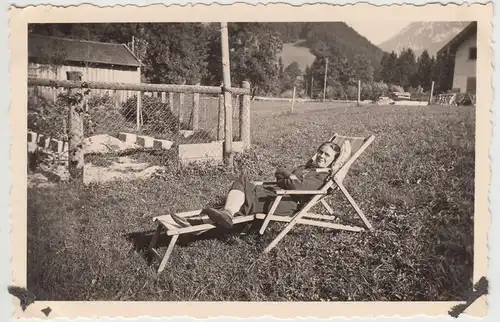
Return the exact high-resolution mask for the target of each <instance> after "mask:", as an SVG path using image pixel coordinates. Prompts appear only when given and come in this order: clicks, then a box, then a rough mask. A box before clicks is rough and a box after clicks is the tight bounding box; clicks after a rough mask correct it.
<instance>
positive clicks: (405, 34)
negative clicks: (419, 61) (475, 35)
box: [379, 21, 470, 56]
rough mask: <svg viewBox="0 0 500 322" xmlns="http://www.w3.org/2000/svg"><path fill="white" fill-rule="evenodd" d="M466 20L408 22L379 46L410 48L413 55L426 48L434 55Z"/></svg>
mask: <svg viewBox="0 0 500 322" xmlns="http://www.w3.org/2000/svg"><path fill="white" fill-rule="evenodd" d="M469 23H470V22H468V21H417V22H412V23H410V24H409V25H408V26H407V27H405V28H403V29H402V30H401V31H400V32H399V33H398V34H396V35H395V36H393V37H391V38H390V39H388V40H386V41H384V42H383V43H381V44H380V45H379V47H380V48H381V49H382V50H384V51H388V52H391V51H395V52H398V53H399V52H400V51H401V50H402V49H404V48H411V49H413V51H414V52H415V55H420V54H421V53H422V51H424V50H427V51H428V52H429V54H430V55H431V56H435V55H436V53H437V52H438V50H439V49H441V48H442V47H443V46H444V45H445V44H446V43H447V42H448V41H450V40H451V39H452V38H453V37H455V36H456V35H457V34H458V33H459V32H460V31H462V30H463V29H464V28H465V27H466V26H467V25H468V24H469Z"/></svg>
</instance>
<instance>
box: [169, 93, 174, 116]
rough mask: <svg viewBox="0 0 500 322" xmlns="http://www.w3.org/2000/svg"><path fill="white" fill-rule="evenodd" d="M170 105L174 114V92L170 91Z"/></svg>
mask: <svg viewBox="0 0 500 322" xmlns="http://www.w3.org/2000/svg"><path fill="white" fill-rule="evenodd" d="M168 105H169V106H170V111H172V114H173V113H174V93H172V92H169V93H168Z"/></svg>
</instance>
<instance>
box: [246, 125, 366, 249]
mask: <svg viewBox="0 0 500 322" xmlns="http://www.w3.org/2000/svg"><path fill="white" fill-rule="evenodd" d="M336 139H347V140H363V144H362V145H361V146H360V148H359V149H358V150H357V151H355V152H354V154H353V155H352V156H351V157H350V158H349V159H348V160H347V161H346V162H345V164H344V165H343V166H342V167H341V168H340V169H339V170H338V171H337V172H336V173H335V174H333V173H332V174H331V175H330V176H329V177H328V179H327V180H326V181H325V184H324V185H323V186H322V187H321V189H320V190H277V191H276V194H277V196H276V199H275V200H274V203H273V204H272V206H271V208H270V209H269V212H268V213H267V214H256V218H257V219H264V222H263V223H262V226H261V228H260V230H259V234H261V235H262V234H264V232H265V230H266V228H267V226H268V225H269V222H270V221H282V222H288V224H287V225H286V226H285V227H284V228H283V230H281V231H280V233H279V234H278V236H276V237H275V238H274V240H273V241H271V243H270V244H269V245H268V246H267V247H266V248H265V250H264V252H265V253H267V252H269V251H270V250H271V249H273V248H274V247H275V246H276V245H277V244H278V243H279V242H280V241H281V240H282V239H283V237H285V235H286V234H287V233H288V232H289V231H290V230H291V229H292V228H293V227H294V226H295V225H296V224H305V225H311V226H319V227H324V228H332V229H337V230H347V231H352V232H361V231H364V230H365V228H367V229H368V230H373V227H372V225H371V224H370V222H369V221H368V219H367V218H366V216H365V215H364V213H363V211H362V210H361V208H360V207H359V206H358V204H357V203H356V201H355V200H354V198H353V197H352V196H351V195H350V194H349V192H348V191H347V189H346V187H345V186H344V184H343V182H344V179H345V177H346V175H347V173H348V172H349V169H350V167H351V165H352V164H353V163H354V162H355V161H356V160H357V159H358V158H359V156H361V154H363V152H364V151H365V150H366V148H367V147H368V146H369V145H370V144H371V143H372V142H373V141H374V140H375V136H373V135H371V136H368V137H366V138H365V137H350V136H341V135H338V134H337V133H335V134H334V135H333V136H332V137H331V138H330V140H329V141H330V142H335V140H336ZM257 184H260V183H258V182H257ZM262 184H265V183H262ZM335 187H336V188H338V189H339V190H340V191H341V192H342V194H343V195H344V196H345V198H346V199H347V200H348V201H349V203H350V205H351V206H352V207H353V208H354V210H355V211H356V213H357V214H358V216H359V217H360V218H361V219H362V221H363V223H364V225H365V227H357V226H347V225H340V224H335V223H331V222H325V221H320V220H326V221H332V220H335V219H336V216H335V215H334V212H333V209H332V208H331V207H330V205H329V204H328V203H327V202H326V200H325V198H326V197H327V196H328V195H329V194H330V193H331V190H333V189H334V188H335ZM285 195H311V196H313V197H312V198H311V199H310V200H309V201H308V202H307V203H305V204H304V206H303V207H302V208H301V209H300V210H299V211H298V212H297V213H295V214H294V215H293V216H276V215H274V212H275V211H276V208H277V207H278V204H279V203H280V201H281V199H282V198H283V196H285ZM318 202H319V203H321V204H322V205H323V207H324V208H325V209H326V210H327V212H328V213H329V214H330V215H320V214H313V213H309V210H310V209H311V208H312V207H313V206H315V205H316V204H318ZM306 218H307V219H306Z"/></svg>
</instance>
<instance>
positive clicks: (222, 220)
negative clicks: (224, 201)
mask: <svg viewBox="0 0 500 322" xmlns="http://www.w3.org/2000/svg"><path fill="white" fill-rule="evenodd" d="M203 212H204V213H206V214H207V215H208V218H210V220H212V221H213V222H215V223H216V224H218V225H221V226H222V227H224V228H228V229H229V228H232V227H233V216H232V215H231V213H230V212H229V211H227V210H225V209H221V210H217V209H213V208H208V209H204V210H203Z"/></svg>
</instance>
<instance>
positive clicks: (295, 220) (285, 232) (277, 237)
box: [264, 213, 302, 253]
mask: <svg viewBox="0 0 500 322" xmlns="http://www.w3.org/2000/svg"><path fill="white" fill-rule="evenodd" d="M299 215H300V213H299ZM300 217H302V216H296V217H295V218H294V219H292V220H291V221H290V222H289V223H288V224H287V225H286V226H285V228H283V230H282V231H280V233H279V234H278V236H276V238H274V239H273V241H272V242H271V243H270V244H269V245H268V246H267V247H266V249H264V253H268V252H269V251H270V250H271V249H273V248H274V246H276V245H277V244H278V243H279V242H280V240H282V239H283V237H285V235H286V234H287V233H288V232H289V231H290V230H291V229H292V228H293V226H295V223H296V222H297V220H298V219H299V218H300Z"/></svg>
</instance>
